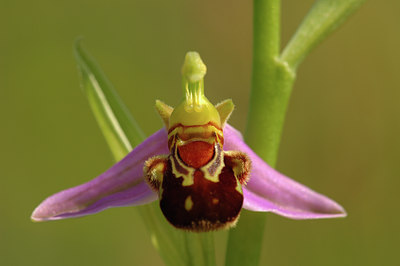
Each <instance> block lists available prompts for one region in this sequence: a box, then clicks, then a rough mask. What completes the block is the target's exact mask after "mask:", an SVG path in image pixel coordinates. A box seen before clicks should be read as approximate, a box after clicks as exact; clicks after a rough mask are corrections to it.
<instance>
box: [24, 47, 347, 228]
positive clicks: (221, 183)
mask: <svg viewBox="0 0 400 266" xmlns="http://www.w3.org/2000/svg"><path fill="white" fill-rule="evenodd" d="M182 73H183V87H184V88H183V89H184V94H185V97H184V99H183V101H182V102H181V103H180V104H179V105H178V106H177V107H176V108H172V107H170V106H168V105H166V104H164V103H162V102H161V101H156V109H157V111H158V113H159V114H160V116H161V118H162V120H163V122H164V124H165V128H164V129H160V130H159V131H157V132H155V133H154V134H153V135H151V136H150V137H148V138H147V139H146V140H145V141H143V142H142V143H141V144H140V145H138V146H137V147H135V148H134V149H133V150H132V151H131V152H130V153H129V154H128V155H127V156H126V157H125V158H123V159H122V160H121V161H119V162H118V163H116V164H115V165H114V166H112V167H111V168H110V169H109V170H107V171H106V172H105V173H103V174H101V175H99V176H98V177H96V178H94V179H93V180H91V181H89V182H87V183H85V184H82V185H79V186H76V187H73V188H69V189H67V190H64V191H61V192H58V193H56V194H54V195H52V196H50V197H49V198H47V199H45V200H44V201H43V202H42V203H41V204H40V205H39V206H38V207H37V208H36V209H35V210H34V212H33V214H32V217H31V218H32V220H34V221H47V220H58V219H65V218H72V217H80V216H85V215H89V214H94V213H97V212H100V211H102V210H104V209H107V208H110V207H121V206H134V205H142V204H148V203H150V202H153V201H155V200H159V202H160V208H161V210H162V212H163V214H164V216H165V218H166V219H167V220H168V221H169V222H170V223H171V224H172V225H173V226H175V227H177V228H180V229H185V230H190V231H210V230H217V229H224V228H230V227H232V226H234V225H235V223H236V222H237V220H238V217H239V215H240V211H241V209H242V208H245V209H248V210H251V211H257V212H273V213H276V214H279V215H281V216H284V217H288V218H291V219H318V218H335V217H344V216H346V212H345V210H344V209H343V208H342V207H341V206H340V205H339V204H337V203H336V202H334V201H333V200H331V199H329V198H328V197H326V196H324V195H321V194H319V193H317V192H315V191H313V190H311V189H309V188H307V187H306V186H304V185H302V184H300V183H298V182H296V181H294V180H292V179H290V178H288V177H286V176H285V175H283V174H281V173H279V172H278V171H276V170H275V169H273V168H272V167H270V166H269V165H268V164H267V163H266V162H264V161H263V160H262V159H261V158H260V157H259V156H258V155H257V154H256V153H255V152H253V151H252V149H251V148H250V147H249V146H247V145H246V143H245V142H244V140H243V138H242V135H241V134H240V132H239V131H237V130H236V129H234V128H233V127H232V126H230V125H229V124H227V120H228V118H229V116H230V114H231V113H232V111H233V107H234V106H233V103H232V101H231V100H226V101H223V102H222V103H220V104H218V105H216V106H214V105H212V104H211V103H210V102H209V101H208V99H207V98H206V97H205V96H204V82H203V79H204V75H205V73H206V67H205V65H204V64H203V62H202V61H201V59H200V56H199V55H198V54H197V53H196V52H189V53H188V54H187V55H186V59H185V63H184V66H183V69H182Z"/></svg>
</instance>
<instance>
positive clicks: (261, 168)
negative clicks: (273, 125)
mask: <svg viewBox="0 0 400 266" xmlns="http://www.w3.org/2000/svg"><path fill="white" fill-rule="evenodd" d="M224 139H225V144H224V150H239V151H242V152H245V153H247V155H248V156H249V157H250V159H251V162H252V170H251V176H250V180H249V182H248V183H247V186H246V187H245V188H244V189H243V193H244V204H243V207H244V208H246V209H248V210H251V211H260V212H273V213H276V214H279V215H282V216H285V217H288V218H292V219H319V218H335V217H344V216H346V212H345V210H344V209H343V207H342V206H340V205H339V204H337V203H336V202H334V201H333V200H331V199H329V198H327V197H326V196H324V195H321V194H319V193H317V192H315V191H313V190H311V189H309V188H307V187H306V186H304V185H302V184H300V183H298V182H296V181H294V180H292V179H290V178H288V177H286V176H284V175H283V174H281V173H279V172H278V171H276V170H275V169H273V168H272V167H270V166H269V165H268V164H266V163H265V162H264V161H263V160H262V159H261V158H260V157H258V155H257V154H255V153H254V152H253V150H252V149H250V147H249V146H247V145H246V143H245V142H244V141H243V140H241V139H240V138H238V137H237V131H236V129H234V128H233V127H231V126H230V125H226V127H225V129H224Z"/></svg>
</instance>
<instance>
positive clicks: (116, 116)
mask: <svg viewBox="0 0 400 266" xmlns="http://www.w3.org/2000/svg"><path fill="white" fill-rule="evenodd" d="M74 52H75V58H76V60H77V62H78V68H79V70H80V71H79V72H80V74H81V83H82V87H83V89H84V90H85V93H86V94H87V97H88V100H89V104H90V107H91V108H92V111H93V113H94V116H95V118H96V120H97V123H98V124H99V126H100V129H101V131H102V132H103V134H104V137H105V138H106V141H107V143H108V144H109V147H110V149H111V152H112V153H113V155H114V157H115V159H116V160H117V161H118V160H120V159H122V158H123V157H124V156H125V155H126V154H127V153H128V152H129V151H131V150H132V148H133V147H134V146H136V145H138V144H139V143H141V142H142V141H143V140H144V139H145V137H146V136H145V134H144V133H143V132H142V130H141V129H140V127H139V126H138V124H137V123H136V121H135V120H134V119H133V117H132V116H131V115H130V113H129V111H128V109H127V108H126V107H125V105H124V104H123V103H122V101H121V99H120V98H119V96H118V95H117V93H116V92H115V90H114V88H113V86H112V85H111V83H110V82H109V81H108V79H107V77H106V76H105V75H104V74H103V72H102V71H101V69H100V68H99V67H98V66H97V64H96V62H95V61H94V60H93V58H92V57H91V56H90V55H89V54H88V53H86V52H85V50H84V49H83V48H82V47H81V45H80V40H77V41H76V42H75V50H74Z"/></svg>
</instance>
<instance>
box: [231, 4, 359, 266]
mask: <svg viewBox="0 0 400 266" xmlns="http://www.w3.org/2000/svg"><path fill="white" fill-rule="evenodd" d="M364 1H365V0H318V1H316V2H315V3H314V5H313V7H312V8H311V10H310V11H309V13H308V14H307V16H306V17H305V18H304V20H303V22H302V24H301V25H300V26H299V28H298V29H297V31H296V33H295V34H294V36H293V37H292V39H291V40H290V42H289V44H288V45H287V46H286V48H285V49H284V50H283V52H282V53H281V52H280V49H281V48H280V34H281V33H280V6H281V1H280V0H253V16H254V17H253V65H252V67H253V69H252V84H251V95H250V103H249V113H248V120H247V127H246V133H245V140H246V142H247V143H248V144H249V146H250V147H251V148H252V149H253V150H254V151H255V152H256V153H257V154H258V155H259V156H260V157H261V158H262V159H264V160H265V161H266V162H267V163H268V164H269V165H271V166H272V167H274V166H275V164H276V160H277V155H278V149H279V143H280V139H281V133H282V128H283V124H284V119H285V114H286V109H287V106H288V102H289V98H290V94H291V91H292V87H293V83H294V80H295V77H296V70H297V67H298V65H299V64H300V63H301V61H302V60H303V59H304V58H305V57H306V56H307V54H308V53H310V51H311V50H312V49H313V48H315V47H316V46H317V45H318V44H319V43H320V42H321V41H322V40H323V39H325V38H326V37H327V36H328V35H329V34H330V33H332V32H333V31H334V30H335V29H336V28H337V27H339V26H340V25H341V24H342V23H343V22H344V21H345V20H346V18H347V17H349V16H350V15H351V14H352V13H353V12H354V11H356V10H357V9H358V8H359V7H360V6H361V4H362V3H363V2H364ZM265 220H266V215H265V214H264V213H254V212H247V211H244V212H243V213H242V216H241V220H240V221H239V223H238V226H237V228H235V229H233V230H231V231H230V232H229V237H228V246H227V253H226V260H225V265H227V266H228V265H229V266H235V265H238V266H239V265H258V264H259V259H260V254H261V247H262V240H263V232H264V225H265Z"/></svg>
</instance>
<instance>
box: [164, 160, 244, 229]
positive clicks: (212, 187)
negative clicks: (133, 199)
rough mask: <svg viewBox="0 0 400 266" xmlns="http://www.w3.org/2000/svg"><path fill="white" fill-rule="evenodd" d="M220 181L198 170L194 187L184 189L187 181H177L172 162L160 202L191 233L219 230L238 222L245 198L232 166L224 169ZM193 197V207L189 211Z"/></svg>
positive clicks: (172, 220)
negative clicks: (210, 179) (189, 199)
mask: <svg viewBox="0 0 400 266" xmlns="http://www.w3.org/2000/svg"><path fill="white" fill-rule="evenodd" d="M219 180H220V181H219V182H217V183H215V182H211V181H209V180H207V179H205V178H204V175H203V173H202V172H201V171H200V170H196V172H195V174H194V184H193V185H191V186H182V181H183V178H182V177H180V178H176V177H175V176H174V174H173V173H172V172H171V165H170V163H168V166H167V169H166V172H165V174H164V179H163V183H162V188H163V190H162V191H163V192H162V197H161V200H160V207H161V210H162V212H163V214H164V216H165V217H166V218H167V220H168V221H169V222H170V223H171V224H172V225H174V226H175V227H178V228H182V229H186V230H191V231H210V230H216V229H220V228H224V227H227V225H229V224H232V223H234V222H235V220H236V219H237V217H238V216H239V213H240V210H241V209H242V205H243V195H242V194H241V193H239V192H238V191H237V190H236V186H237V183H236V178H235V176H234V174H233V171H232V169H231V168H230V167H229V166H225V167H224V168H223V170H222V172H221V174H220V176H219ZM189 196H190V197H191V201H192V202H193V205H192V206H191V209H190V210H186V209H185V201H186V199H187V198H188V197H189Z"/></svg>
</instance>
